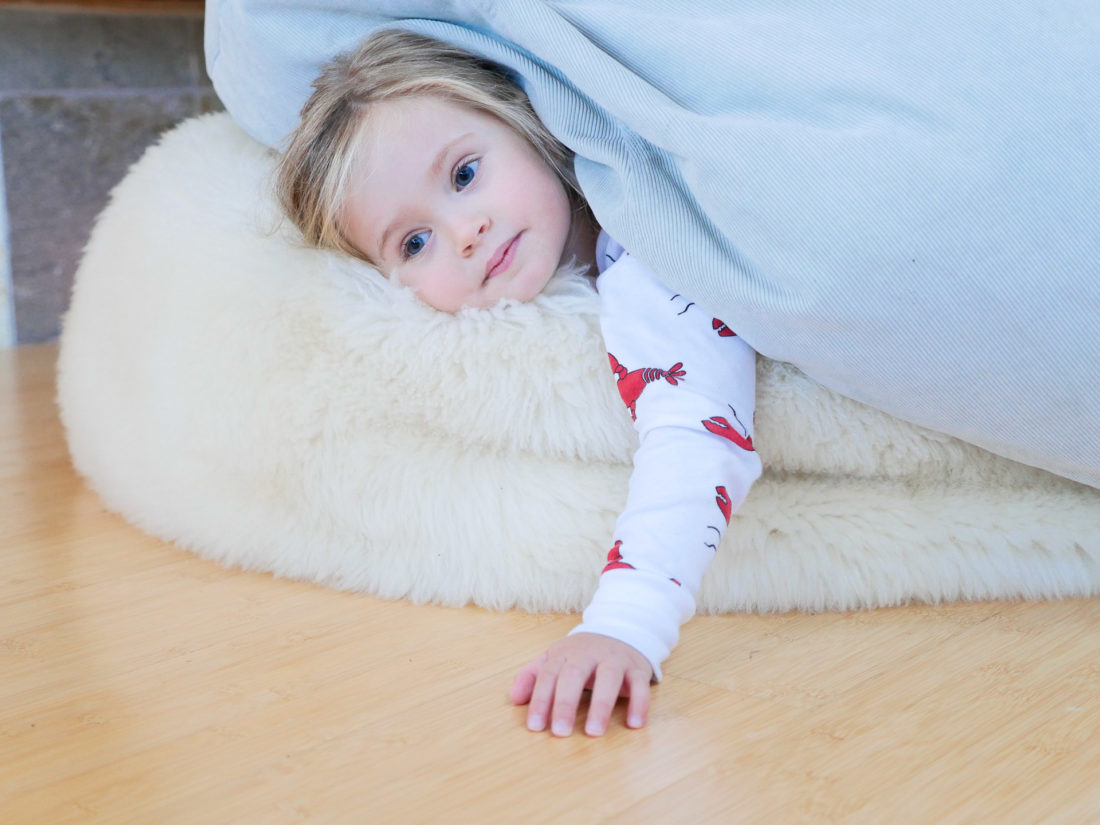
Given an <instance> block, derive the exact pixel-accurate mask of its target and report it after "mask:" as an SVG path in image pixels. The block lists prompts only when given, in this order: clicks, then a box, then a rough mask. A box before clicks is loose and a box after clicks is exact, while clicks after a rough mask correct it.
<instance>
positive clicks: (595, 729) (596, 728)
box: [584, 721, 603, 736]
mask: <svg viewBox="0 0 1100 825" xmlns="http://www.w3.org/2000/svg"><path fill="white" fill-rule="evenodd" d="M584 732H585V733H587V734H588V735H589V736H601V735H603V725H601V724H600V723H599V722H594V721H589V722H586V723H585V725H584Z"/></svg>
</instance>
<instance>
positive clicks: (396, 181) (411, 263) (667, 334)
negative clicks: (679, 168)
mask: <svg viewBox="0 0 1100 825" xmlns="http://www.w3.org/2000/svg"><path fill="white" fill-rule="evenodd" d="M314 89H315V91H314V93H313V95H312V96H311V97H310V99H309V101H308V102H307V103H306V104H305V106H304V107H303V109H302V113H301V122H300V124H299V127H298V128H297V129H296V131H295V133H294V134H293V135H292V137H291V140H290V143H289V145H288V148H287V150H286V152H285V153H284V155H283V157H282V159H281V161H280V164H279V170H278V189H279V195H280V198H281V201H282V204H283V207H284V209H285V210H286V212H287V214H288V215H289V216H290V218H291V219H292V220H293V221H294V223H295V224H296V225H297V226H298V227H299V228H300V229H301V231H302V233H303V235H304V237H305V239H306V241H307V242H309V243H312V244H315V245H318V246H321V247H326V248H333V249H339V250H343V251H345V252H347V253H348V254H351V255H353V256H355V257H358V258H361V259H362V260H364V261H367V262H369V263H370V264H372V265H373V266H375V267H376V268H377V269H379V271H381V272H382V273H383V274H385V275H387V276H389V277H392V278H395V279H397V280H398V281H399V282H400V283H402V284H404V285H406V286H408V287H409V288H411V289H412V290H413V291H414V292H415V293H416V294H417V295H418V296H419V297H420V298H421V299H422V300H423V301H424V302H426V303H427V304H429V305H430V306H433V307H435V308H437V309H439V310H442V311H445V312H454V311H456V310H458V309H460V308H462V307H482V308H483V307H489V306H492V305H494V304H496V303H498V302H500V301H502V300H512V301H527V300H530V299H532V298H534V297H535V296H536V295H538V294H539V292H540V291H541V290H542V289H543V287H545V286H546V284H547V283H548V282H549V281H550V279H551V278H553V277H554V275H555V273H556V272H557V271H558V269H559V268H560V267H562V266H563V265H567V264H576V263H580V264H582V265H589V266H591V265H593V264H594V265H595V267H596V268H597V269H598V271H599V273H600V274H599V277H598V279H597V282H596V286H597V289H598V291H599V294H600V307H601V309H600V323H601V329H602V331H603V335H604V339H605V343H606V344H607V348H608V352H609V359H610V363H611V368H612V373H613V375H614V377H615V378H616V379H617V382H618V384H617V386H618V389H619V392H620V394H621V395H622V398H623V401H624V403H626V405H627V407H628V408H629V410H630V413H631V415H632V417H633V418H634V420H635V426H636V428H637V431H638V434H639V437H640V438H639V448H638V451H637V453H636V454H635V457H634V471H633V474H632V476H631V479H630V491H629V495H628V500H627V505H626V509H625V511H624V512H623V514H622V515H621V517H620V518H619V520H618V523H617V525H616V530H615V535H614V536H613V537H612V539H611V544H612V549H611V551H610V553H609V554H608V557H607V565H606V567H604V569H603V573H602V575H601V577H600V585H599V588H598V589H597V592H596V594H595V596H594V598H593V599H592V602H591V604H590V605H589V606H588V608H587V609H586V610H585V611H584V615H583V620H582V623H581V624H580V625H579V626H578V627H577V628H575V629H574V630H573V631H572V632H571V633H570V634H569V635H568V636H567V637H566V638H564V639H562V640H560V641H558V642H557V643H555V644H554V645H553V646H551V648H550V649H549V650H548V651H546V652H545V653H543V654H542V655H541V656H539V657H538V658H537V659H535V660H534V661H532V662H531V663H530V664H529V665H527V667H525V668H524V669H523V670H522V671H521V672H520V673H519V675H518V676H517V677H516V679H515V682H514V684H513V686H512V692H511V696H512V700H513V701H514V702H515V703H517V704H524V703H527V704H528V713H527V726H528V728H530V729H531V730H536V731H537V730H543V729H544V728H545V727H546V725H547V724H548V723H549V724H550V726H551V730H552V732H553V733H554V734H555V735H559V736H565V735H568V734H569V733H571V732H572V730H573V727H574V722H575V718H576V713H577V709H578V705H579V704H580V701H581V697H582V694H583V692H584V691H585V690H586V689H589V690H590V691H591V698H590V704H589V710H588V715H587V719H586V724H585V731H586V732H587V733H588V734H590V735H596V736H598V735H600V734H601V733H603V732H604V730H605V729H606V727H607V724H608V721H609V719H610V716H611V712H612V709H613V707H614V705H615V702H616V700H617V698H618V697H619V696H627V697H629V702H628V706H627V724H628V725H629V726H630V727H640V726H642V725H643V724H644V723H645V720H646V716H647V714H648V709H649V690H650V687H649V686H650V681H651V680H659V679H660V677H661V663H662V661H663V660H664V659H665V658H666V657H667V656H668V655H669V652H670V651H671V649H672V647H673V646H674V645H675V644H676V641H677V639H678V637H679V628H680V625H681V624H682V623H683V622H685V621H686V620H687V619H689V618H690V617H691V616H692V614H693V613H694V611H695V599H694V596H695V594H696V593H697V591H698V589H699V586H700V581H701V579H702V575H703V572H704V571H705V569H706V567H707V566H708V564H709V563H710V560H711V558H712V557H713V555H714V553H715V551H716V549H717V547H718V545H719V542H720V541H721V538H722V535H723V533H724V531H725V529H726V527H727V525H728V523H729V519H730V515H731V513H732V512H733V511H734V510H735V509H736V508H737V507H738V506H739V505H740V503H741V501H742V500H743V499H744V498H745V496H746V495H747V493H748V490H749V487H750V486H751V485H752V482H753V481H754V480H755V479H756V478H757V477H758V476H759V474H760V461H759V459H758V457H757V454H756V452H755V451H754V449H753V444H752V435H751V427H752V420H753V402H754V392H755V354H754V353H753V351H752V350H751V349H750V348H749V347H748V346H747V345H746V344H745V343H744V342H742V341H741V339H740V338H738V337H737V336H736V335H735V334H734V333H733V332H732V331H731V330H730V329H728V328H727V327H726V326H725V324H723V323H722V322H721V321H720V320H718V319H717V318H713V317H711V316H710V315H709V314H707V313H706V312H704V311H703V310H702V309H701V308H700V307H699V306H697V305H696V304H694V303H692V302H691V301H689V300H687V299H686V298H684V297H683V296H680V295H676V294H673V293H672V292H671V291H670V290H669V289H667V288H666V287H665V286H663V285H662V284H661V283H660V282H659V281H658V280H657V279H656V278H655V277H654V276H653V275H652V274H651V273H650V272H649V271H648V270H647V269H646V268H645V267H644V266H643V265H642V264H641V263H640V262H639V261H637V260H636V259H634V258H633V257H632V256H631V255H629V254H628V253H627V252H625V251H624V250H623V248H622V247H621V246H619V245H618V244H617V243H616V242H615V241H614V240H612V239H611V238H610V237H608V236H607V234H606V233H602V232H600V231H599V229H598V227H597V225H596V223H595V220H594V218H593V216H592V214H591V212H590V210H589V209H588V207H587V205H586V203H585V201H584V198H583V195H582V194H581V191H580V188H579V186H578V185H577V181H576V178H575V177H574V174H573V169H572V154H571V153H570V151H569V150H568V149H567V148H566V147H564V146H563V145H562V144H561V143H560V142H558V141H557V140H556V139H555V138H554V137H553V135H551V134H550V132H549V131H548V130H547V129H546V127H545V126H544V125H543V124H542V123H541V121H539V119H538V117H537V116H536V114H535V113H534V111H533V109H532V107H531V104H530V102H529V101H528V99H527V96H526V95H525V94H524V93H523V91H522V90H521V89H520V88H519V86H518V85H516V83H515V82H513V80H512V78H511V77H510V76H509V74H508V72H507V71H506V70H505V69H503V68H501V67H499V66H497V65H495V64H493V63H490V62H488V61H485V60H482V59H479V58H477V57H475V56H473V55H471V54H469V53H467V52H465V51H463V50H461V49H458V48H455V47H453V46H450V45H447V44H445V43H441V42H438V41H435V40H432V39H429V38H425V37H422V36H420V35H415V34H411V33H407V32H399V31H383V32H378V33H376V34H374V35H372V36H371V37H370V38H368V39H367V40H366V41H365V42H364V43H363V44H362V45H361V46H360V47H359V48H358V49H357V50H356V51H354V52H352V53H350V54H347V55H343V56H341V57H338V58H337V59H336V60H334V61H333V62H332V63H330V64H329V65H328V66H327V67H326V68H325V69H324V71H323V72H322V74H321V76H320V77H319V78H318V79H317V81H316V82H315V83H314Z"/></svg>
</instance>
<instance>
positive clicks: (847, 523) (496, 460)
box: [59, 115, 1100, 611]
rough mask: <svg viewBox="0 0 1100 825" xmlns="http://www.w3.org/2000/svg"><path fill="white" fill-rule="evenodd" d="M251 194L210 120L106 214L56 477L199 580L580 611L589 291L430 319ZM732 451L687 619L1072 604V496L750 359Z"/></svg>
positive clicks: (72, 348)
mask: <svg viewBox="0 0 1100 825" xmlns="http://www.w3.org/2000/svg"><path fill="white" fill-rule="evenodd" d="M271 165H272V159H271V157H270V156H269V154H268V153H267V152H266V150H264V149H263V148H261V147H260V146H259V145H258V144H256V143H254V142H253V141H252V140H250V139H249V138H248V137H246V136H245V135H244V134H243V133H242V132H241V131H240V130H239V129H238V128H237V127H236V126H235V125H234V124H233V123H232V122H231V121H230V119H229V118H228V117H227V116H225V115H212V116H206V117H203V118H197V119H195V120H192V121H189V122H187V123H185V124H183V125H182V126H180V127H179V128H177V129H176V130H174V131H173V132H172V133H170V134H169V135H167V136H166V137H165V138H164V140H163V141H162V142H161V143H160V144H159V145H158V146H156V147H154V148H153V149H151V150H150V151H149V152H148V153H147V154H146V156H145V157H144V158H143V159H142V160H141V161H140V162H139V163H138V164H137V165H136V166H135V167H134V168H133V169H132V170H131V171H130V173H129V174H128V176H127V177H126V179H125V180H124V181H123V182H122V183H121V184H120V185H119V187H118V188H117V189H116V191H115V193H114V195H113V198H112V202H111V204H110V205H109V206H108V207H107V209H106V210H105V211H104V213H103V215H102V216H101V218H100V220H99V223H98V225H97V227H96V229H95V231H94V233H93V235H92V238H91V241H90V242H89V245H88V249H87V252H86V255H85V257H84V260H83V263H82V265H81V267H80V270H79V272H78V274H77V279H76V285H75V288H74V294H73V301H72V308H71V310H70V312H69V315H68V317H67V319H66V323H65V328H64V333H63V337H62V347H61V360H60V371H59V400H60V405H61V412H62V417H63V421H64V423H65V426H66V428H67V433H68V438H69V444H70V447H71V451H72V456H73V460H74V463H75V465H76V467H77V468H78V469H79V471H80V472H81V473H83V474H84V476H86V478H87V479H88V481H89V483H90V484H91V485H92V486H93V487H94V488H95V489H96V490H97V491H98V492H99V493H100V495H101V496H102V497H103V499H104V501H105V502H106V503H107V505H108V506H109V507H111V508H113V509H115V510H117V511H118V512H120V513H121V514H123V515H124V516H125V517H126V518H128V519H129V520H130V521H132V522H133V523H134V524H136V525H138V526H139V527H141V528H143V529H144V530H146V531H148V532H150V533H152V534H154V535H156V536H160V537H162V538H164V539H167V540H169V541H172V542H175V543H177V544H179V545H181V546H183V547H187V548H190V549H191V550H193V551H195V552H196V553H199V554H201V555H203V556H207V557H210V558H213V559H216V560H218V561H220V562H223V563H225V564H230V565H239V566H242V567H246V568H251V569H259V570H270V571H273V572H274V573H276V574H278V575H280V576H288V577H294V578H300V579H310V580H314V581H317V582H321V583H323V584H326V585H331V586H334V587H340V588H350V589H355V590H364V591H369V592H371V593H375V594H379V595H381V596H384V597H389V598H397V597H405V598H410V599H414V600H418V601H420V600H433V601H438V602H442V603H446V604H453V605H458V604H464V603H468V602H474V603H477V604H481V605H486V606H490V607H495V608H505V607H513V606H516V607H521V608H526V609H531V610H576V609H579V608H581V607H582V606H583V605H584V604H585V602H586V601H587V599H588V597H589V595H590V594H591V592H592V590H593V589H594V587H595V585H596V580H597V575H598V571H599V570H600V568H601V566H602V563H603V560H604V557H605V556H606V553H607V549H608V546H609V544H610V535H611V530H612V527H613V525H614V520H615V517H616V515H617V513H618V511H619V508H620V507H621V505H622V503H623V501H624V499H625V493H626V486H627V480H628V477H629V472H630V458H631V454H632V451H633V448H634V445H635V438H634V434H633V430H632V428H631V424H630V420H629V415H628V414H627V412H626V410H625V408H624V407H623V405H622V403H621V401H620V400H619V398H618V395H617V393H616V391H615V388H614V383H613V381H612V379H611V376H610V373H609V370H608V366H607V359H606V356H605V354H604V350H603V347H602V344H601V339H600V334H599V325H598V321H597V300H598V299H597V298H596V296H595V295H594V294H593V292H592V290H591V288H589V287H588V286H587V285H586V284H585V283H584V282H583V280H580V279H576V278H569V277H563V278H561V279H560V280H559V281H558V282H557V283H556V284H555V286H554V287H553V288H552V289H551V290H550V291H548V292H547V294H545V295H544V296H542V297H540V298H539V299H538V300H536V301H535V302H533V303H531V304H527V305H511V306H501V307H498V308H496V309H493V310H488V311H480V312H469V313H465V314H460V315H457V316H447V315H443V314H440V313H436V312H433V311H431V310H429V309H427V308H426V307H424V306H423V305H421V304H420V303H419V302H417V301H416V300H415V299H413V298H412V297H411V296H410V295H409V294H408V293H407V292H406V291H405V290H403V289H401V288H400V287H397V286H395V285H394V284H392V283H389V282H387V281H386V280H384V279H383V278H381V277H380V276H379V275H378V274H377V273H375V272H373V271H372V270H370V269H369V268H368V267H366V266H365V265H362V264H359V263H357V262H354V261H349V260H347V259H345V258H342V257H340V256H337V255H333V254H328V253H323V252H318V251H316V250H311V249H306V248H304V247H303V246H302V245H301V244H300V243H299V242H298V241H297V239H296V234H295V233H294V231H293V230H292V229H291V228H290V227H288V226H287V225H285V224H282V223H281V222H280V220H279V218H278V213H277V209H276V206H275V204H274V201H273V199H272V197H271V193H270V189H269V186H270V170H271ZM1021 426H1027V422H1021ZM755 441H756V443H757V445H758V447H759V450H760V453H761V457H762V459H763V460H764V465H765V468H766V469H765V474H764V477H763V478H762V479H761V480H760V482H759V483H758V484H757V485H756V487H755V488H754V489H753V491H752V493H751V494H750V497H749V500H748V502H747V503H746V504H745V506H744V507H743V508H742V510H741V511H740V512H739V513H738V514H737V515H736V517H735V521H734V522H733V526H732V529H730V530H729V532H728V535H727V539H726V541H725V543H724V544H723V545H722V547H721V548H720V550H719V552H718V554H717V556H716V559H715V563H714V565H713V567H712V568H711V570H710V572H709V573H708V576H707V578H706V581H705V584H704V587H703V591H702V594H701V599H700V609H701V610H703V611H731V610H786V609H791V608H802V609H813V610H820V609H847V608H854V607H870V606H878V605H892V604H899V603H904V602H907V601H913V600H922V601H933V602H934V601H942V600H954V599H981V598H998V597H1027V598H1041V597H1056V596H1071V595H1088V594H1095V593H1097V592H1100V491H1097V490H1094V489H1091V488H1086V487H1083V486H1080V485H1077V484H1074V483H1072V482H1069V481H1065V480H1062V479H1059V478H1056V477H1054V476H1051V475H1049V474H1046V473H1044V472H1041V471H1038V470H1034V469H1031V468H1027V467H1023V466H1021V465H1018V464H1014V463H1012V462H1009V461H1006V460H1003V459H1000V458H997V457H995V456H992V455H990V454H989V453H986V452H983V451H982V450H979V449H977V448H975V447H971V446H969V445H966V444H964V443H962V442H960V441H957V440H953V439H951V438H948V437H945V436H941V435H938V434H936V433H932V432H928V431H926V430H922V429H919V428H916V427H914V426H911V425H909V424H907V423H905V422H903V421H899V420H897V419H895V418H891V417H889V416H886V415H884V414H881V413H878V412H875V411H873V410H871V409H868V408H867V407H864V406H861V405H859V404H857V403H855V402H852V401H848V400H846V399H843V398H841V397H839V396H837V395H835V394H833V393H831V392H829V391H827V390H825V389H823V388H822V387H820V386H818V385H816V384H814V383H812V382H811V381H809V380H808V379H806V378H805V377H803V376H802V375H801V374H800V373H799V372H798V371H797V370H795V369H794V368H792V367H790V366H789V365H785V364H782V363H776V362H769V361H767V360H764V359H761V360H760V366H759V408H758V412H757V433H756V439H755Z"/></svg>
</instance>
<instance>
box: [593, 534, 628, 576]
mask: <svg viewBox="0 0 1100 825" xmlns="http://www.w3.org/2000/svg"><path fill="white" fill-rule="evenodd" d="M622 546H623V541H622V539H619V540H618V541H616V542H615V546H614V547H612V548H611V552H609V553H608V554H607V566H606V567H604V569H603V570H601V571H600V573H601V574H603V573H606V572H607V571H608V570H633V569H634V565H633V564H628V563H627V562H625V561H623V553H622Z"/></svg>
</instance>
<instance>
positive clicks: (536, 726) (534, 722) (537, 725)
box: [527, 716, 545, 730]
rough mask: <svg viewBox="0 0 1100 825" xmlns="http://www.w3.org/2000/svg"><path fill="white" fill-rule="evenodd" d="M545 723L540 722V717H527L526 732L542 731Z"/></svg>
mask: <svg viewBox="0 0 1100 825" xmlns="http://www.w3.org/2000/svg"><path fill="white" fill-rule="evenodd" d="M544 725H545V723H544V722H543V721H542V717H541V716H528V717H527V730H542V729H543V727H544Z"/></svg>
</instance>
